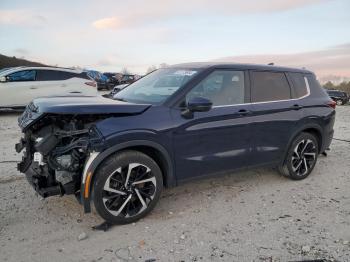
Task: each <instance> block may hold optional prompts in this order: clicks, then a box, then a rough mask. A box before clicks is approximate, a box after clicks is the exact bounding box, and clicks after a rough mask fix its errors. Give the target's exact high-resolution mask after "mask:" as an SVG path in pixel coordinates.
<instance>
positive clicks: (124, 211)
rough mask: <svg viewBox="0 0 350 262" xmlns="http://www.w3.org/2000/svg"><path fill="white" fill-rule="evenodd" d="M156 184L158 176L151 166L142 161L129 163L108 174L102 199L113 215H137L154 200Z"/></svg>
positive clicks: (126, 216)
mask: <svg viewBox="0 0 350 262" xmlns="http://www.w3.org/2000/svg"><path fill="white" fill-rule="evenodd" d="M156 186H157V184H156V177H155V176H154V175H152V171H151V169H150V168H149V167H147V166H146V165H143V164H140V163H129V164H128V165H126V166H121V167H119V168H117V169H116V170H115V171H114V172H112V173H111V174H110V175H109V176H108V178H107V179H106V182H105V184H104V187H103V193H102V200H103V203H104V206H105V208H106V209H107V210H108V212H109V213H111V215H113V216H116V217H118V216H119V217H125V218H128V217H133V216H137V215H138V214H140V213H142V212H143V211H144V210H146V209H147V207H148V206H149V204H150V203H151V201H152V200H153V198H154V196H155V194H156Z"/></svg>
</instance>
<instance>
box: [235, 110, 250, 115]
mask: <svg viewBox="0 0 350 262" xmlns="http://www.w3.org/2000/svg"><path fill="white" fill-rule="evenodd" d="M251 113H252V111H250V110H247V109H241V110H238V114H239V115H242V116H245V115H249V114H251Z"/></svg>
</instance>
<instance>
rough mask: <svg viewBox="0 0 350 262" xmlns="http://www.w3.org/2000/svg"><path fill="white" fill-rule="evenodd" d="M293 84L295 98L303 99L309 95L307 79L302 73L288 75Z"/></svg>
mask: <svg viewBox="0 0 350 262" xmlns="http://www.w3.org/2000/svg"><path fill="white" fill-rule="evenodd" d="M288 75H289V77H290V79H291V81H292V84H293V98H301V97H303V96H306V95H307V94H308V88H307V86H306V81H307V80H306V78H305V77H304V75H303V74H301V73H288Z"/></svg>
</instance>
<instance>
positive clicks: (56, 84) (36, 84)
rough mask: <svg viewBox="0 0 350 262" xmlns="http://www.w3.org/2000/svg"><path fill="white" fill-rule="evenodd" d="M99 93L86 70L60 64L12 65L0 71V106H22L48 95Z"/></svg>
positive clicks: (90, 94)
mask: <svg viewBox="0 0 350 262" xmlns="http://www.w3.org/2000/svg"><path fill="white" fill-rule="evenodd" d="M72 95H86V96H96V95H98V92H97V87H96V82H95V81H94V80H92V79H91V78H90V77H88V76H87V74H86V72H83V71H80V70H74V69H66V68H58V67H13V68H5V69H2V70H0V108H20V107H24V106H26V105H27V104H29V102H30V101H32V100H33V99H34V98H38V97H46V96H72Z"/></svg>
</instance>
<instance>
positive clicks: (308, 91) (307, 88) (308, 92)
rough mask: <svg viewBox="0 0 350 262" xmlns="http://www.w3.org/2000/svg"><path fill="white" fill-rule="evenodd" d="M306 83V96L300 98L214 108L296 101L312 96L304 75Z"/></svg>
mask: <svg viewBox="0 0 350 262" xmlns="http://www.w3.org/2000/svg"><path fill="white" fill-rule="evenodd" d="M304 80H305V84H306V90H307V93H306V95H304V96H301V97H298V98H290V99H283V100H272V101H263V102H249V103H244V104H234V105H221V106H213V107H212V108H220V107H231V106H242V105H256V104H266V103H276V102H287V101H295V100H300V99H303V98H306V97H308V96H310V93H311V92H310V85H309V80H307V78H306V76H304Z"/></svg>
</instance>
